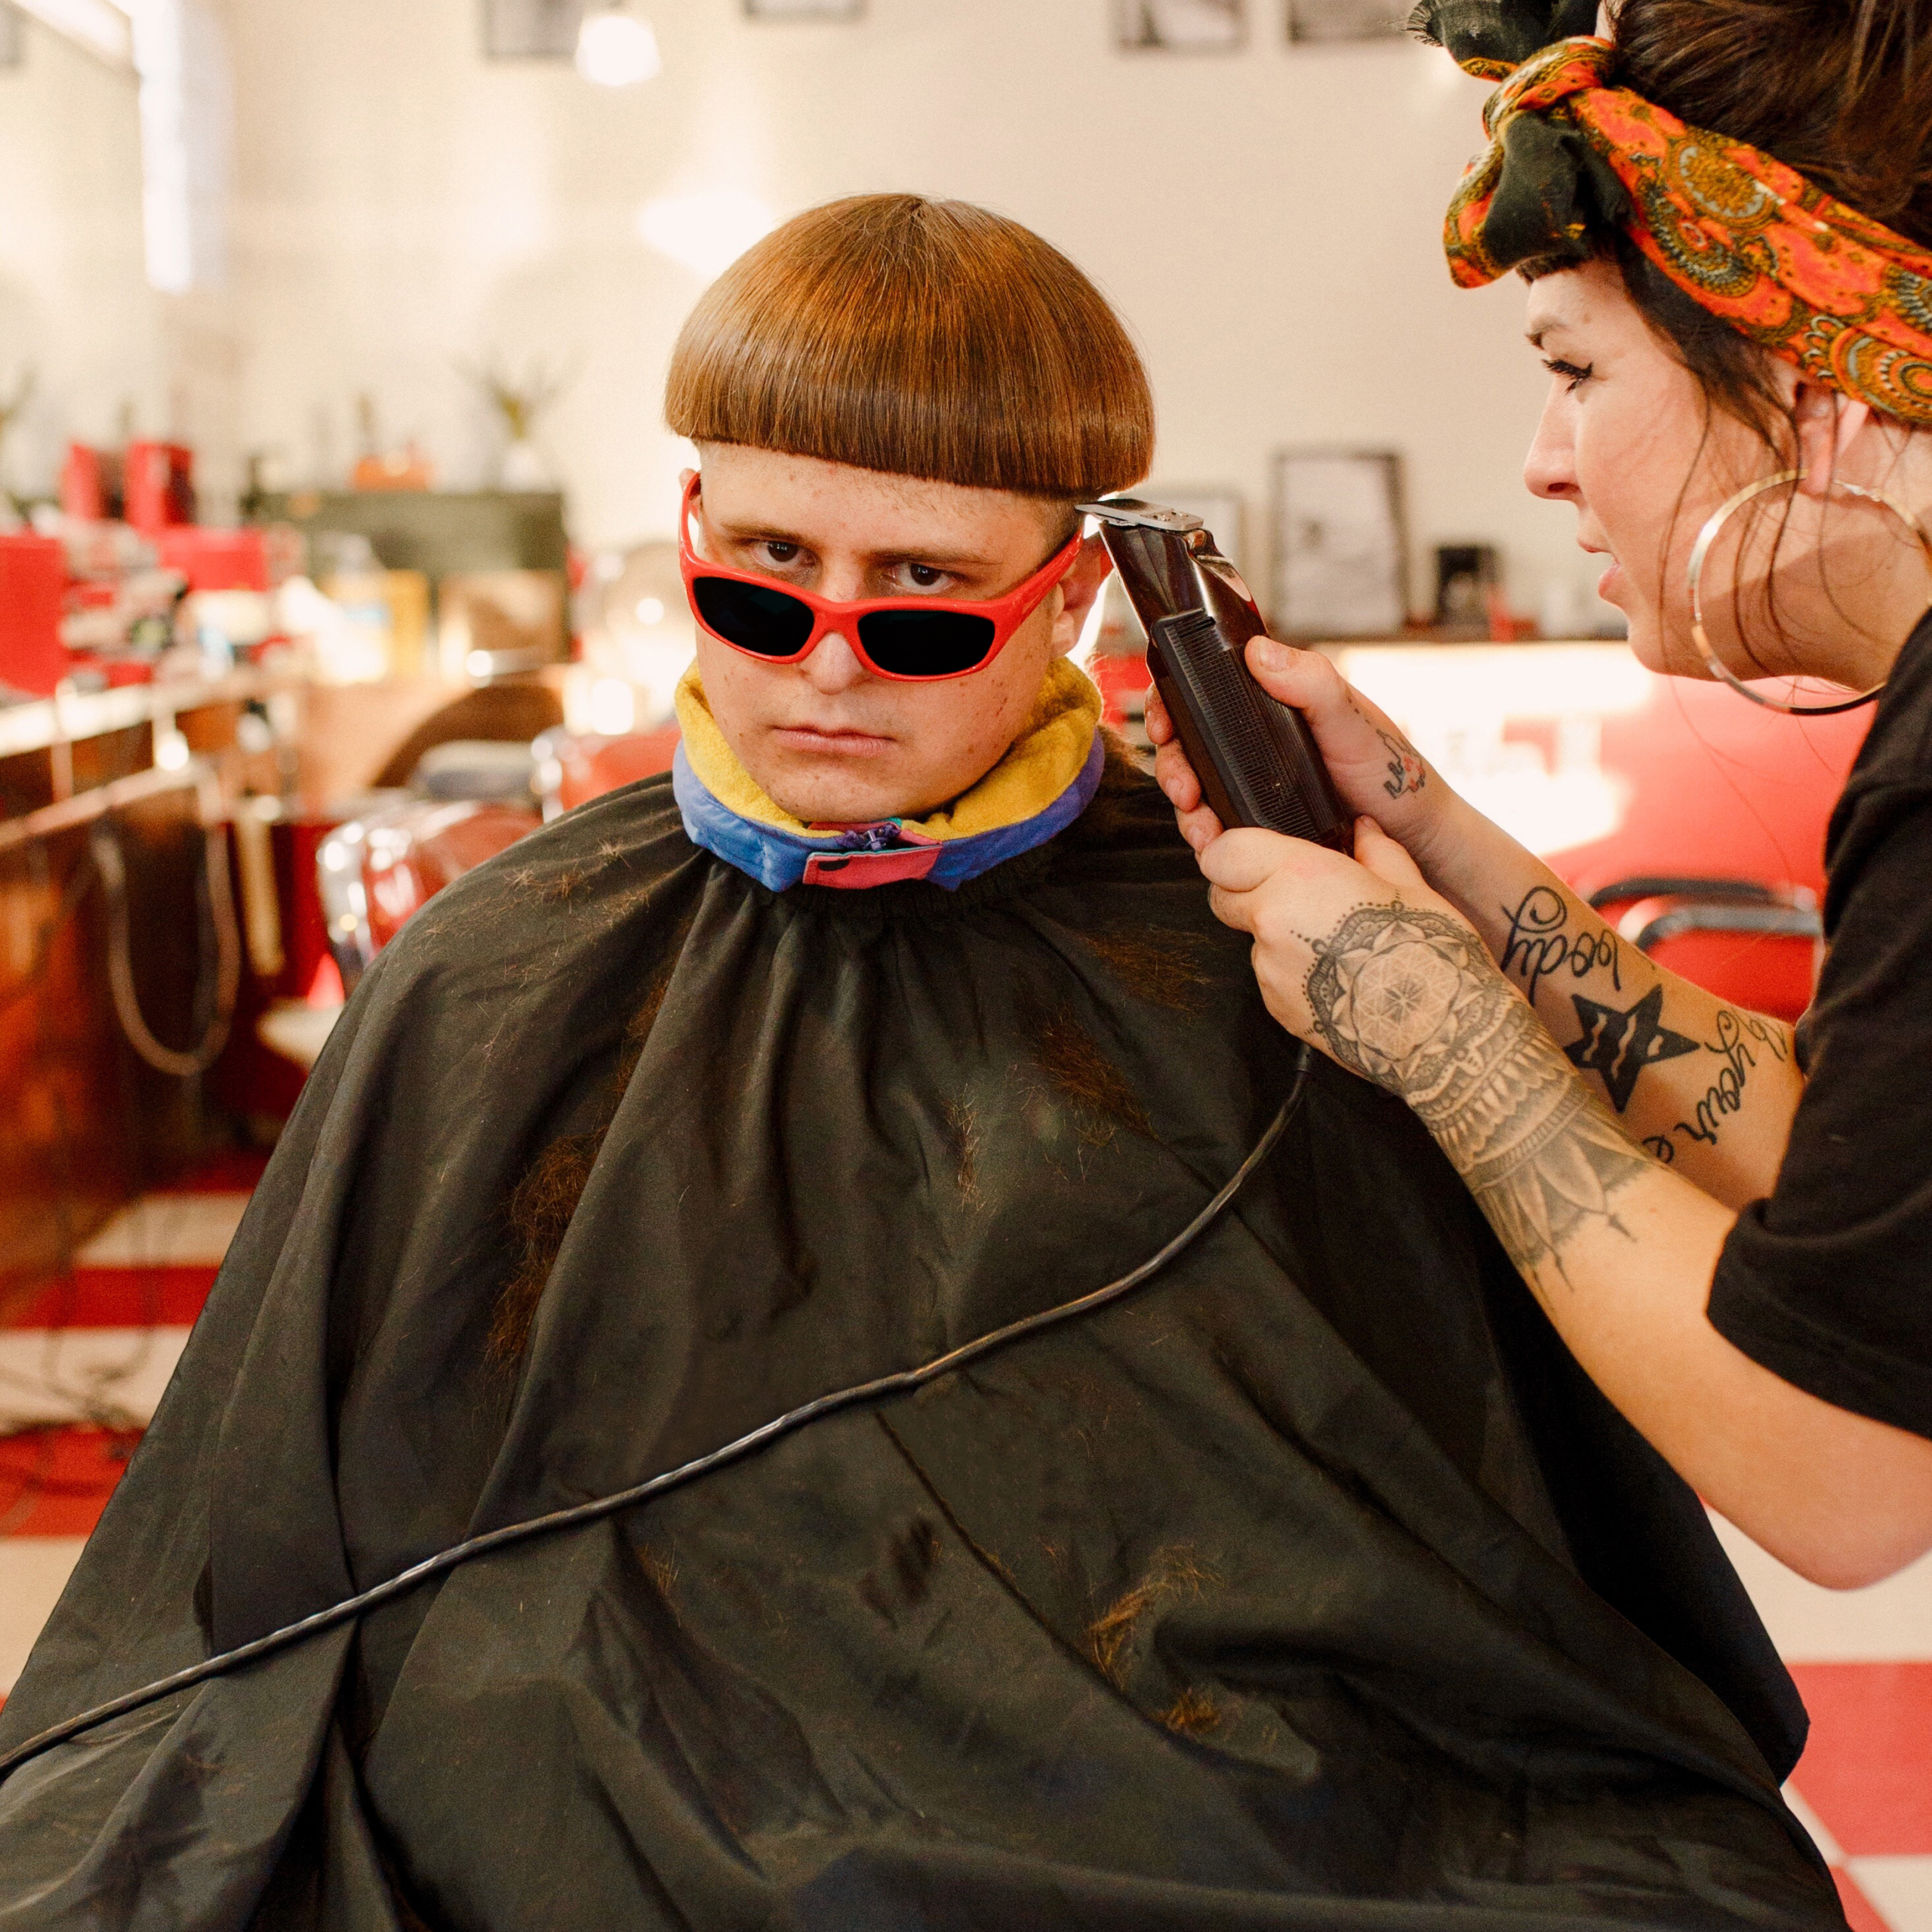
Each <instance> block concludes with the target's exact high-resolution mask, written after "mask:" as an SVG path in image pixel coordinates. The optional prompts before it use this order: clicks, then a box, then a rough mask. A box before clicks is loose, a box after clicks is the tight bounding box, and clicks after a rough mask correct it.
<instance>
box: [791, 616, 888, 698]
mask: <svg viewBox="0 0 1932 1932" xmlns="http://www.w3.org/2000/svg"><path fill="white" fill-rule="evenodd" d="M804 669H805V676H806V678H808V680H809V681H810V683H811V688H812V689H813V690H814V691H822V692H823V693H824V694H825V695H826V697H834V696H835V695H836V694H838V692H840V691H850V690H851V688H852V687H853V686H854V685H856V684H857V683H859V682H860V680H861V679H863V678H867V677H869V676H870V675H872V674H871V673H870V672H869V671H867V670H866V667H865V666H864V665H863V664H862V663H860V661H859V657H858V654H857V652H856V651H854V650H853V648H852V647H851V645H849V644H848V643H847V642H846V641H845V639H844V638H843V637H842V636H841V635H840V634H839V633H838V632H837V631H832V632H829V633H828V634H827V635H826V636H824V637H822V638H820V639H819V641H818V645H817V648H816V649H814V651H813V652H812V654H811V656H810V657H808V658H807V659H806V660H805V666H804Z"/></svg>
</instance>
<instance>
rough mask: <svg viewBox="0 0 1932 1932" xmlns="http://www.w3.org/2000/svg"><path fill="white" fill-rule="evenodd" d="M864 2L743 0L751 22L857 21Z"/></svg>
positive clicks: (863, 10) (853, 0)
mask: <svg viewBox="0 0 1932 1932" xmlns="http://www.w3.org/2000/svg"><path fill="white" fill-rule="evenodd" d="M865 14H866V0H745V16H746V19H748V20H863V19H864V18H865Z"/></svg>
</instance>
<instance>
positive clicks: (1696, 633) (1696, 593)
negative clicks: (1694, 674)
mask: <svg viewBox="0 0 1932 1932" xmlns="http://www.w3.org/2000/svg"><path fill="white" fill-rule="evenodd" d="M1806 473H1807V472H1804V470H1802V469H1780V471H1779V472H1777V475H1775V476H1767V477H1764V478H1762V479H1761V481H1758V482H1755V483H1752V484H1749V485H1747V486H1746V488H1743V489H1742V490H1740V491H1738V493H1737V495H1736V496H1734V497H1732V498H1731V499H1730V501H1729V502H1728V503H1724V504H1722V505H1721V506H1719V507H1718V509H1717V510H1716V511H1715V512H1714V513H1713V515H1712V517H1711V519H1710V521H1709V522H1708V523H1706V525H1704V527H1703V529H1702V530H1700V531H1698V533H1697V542H1696V543H1695V544H1694V545H1693V546H1691V550H1690V641H1691V642H1692V643H1694V645H1696V646H1697V655H1698V656H1699V657H1701V658H1702V659H1703V660H1704V668H1705V669H1706V670H1707V671H1709V672H1710V673H1711V675H1712V676H1713V677H1715V678H1722V679H1723V680H1724V682H1725V683H1726V684H1727V685H1729V686H1730V688H1731V689H1732V690H1733V691H1737V692H1738V693H1740V694H1741V695H1742V696H1743V697H1748V698H1749V700H1751V702H1752V703H1753V704H1761V705H1762V706H1764V709H1766V710H1767V711H1781V712H1783V713H1784V714H1785V715H1786V717H1787V718H1831V717H1834V716H1835V715H1837V714H1838V712H1841V711H1856V710H1857V709H1858V707H1859V706H1860V705H1861V704H1869V703H1871V702H1872V700H1873V699H1874V698H1875V697H1877V696H1878V694H1879V693H1880V692H1881V691H1883V690H1884V688H1885V687H1884V683H1883V682H1882V681H1881V682H1880V683H1878V684H1875V685H1873V686H1872V688H1871V689H1870V690H1869V691H1860V693H1859V694H1857V697H1847V698H1841V699H1840V700H1839V701H1838V703H1836V704H1781V703H1779V702H1778V700H1777V699H1776V698H1774V697H1766V696H1765V695H1764V693H1763V692H1762V691H1753V690H1752V688H1751V687H1750V686H1749V685H1747V684H1746V682H1745V681H1744V680H1743V678H1740V676H1738V675H1737V672H1734V670H1732V669H1731V668H1730V666H1729V665H1727V663H1724V660H1722V659H1721V657H1718V654H1717V653H1716V652H1715V651H1714V650H1712V648H1711V640H1710V638H1709V636H1708V635H1706V632H1705V630H1704V599H1703V577H1704V559H1705V558H1706V557H1707V556H1709V554H1710V549H1711V546H1712V544H1713V543H1715V542H1716V541H1717V536H1718V531H1721V529H1723V528H1724V525H1725V524H1726V523H1727V522H1728V521H1730V517H1731V515H1732V514H1733V513H1734V512H1736V511H1737V510H1740V509H1743V507H1744V506H1745V505H1746V503H1749V502H1750V500H1752V497H1761V496H1762V495H1763V494H1764V492H1765V491H1767V490H1776V489H1777V488H1780V487H1781V486H1782V485H1785V484H1786V483H1802V482H1803V481H1804V478H1805V475H1806ZM1832 488H1833V489H1835V490H1842V491H1844V492H1845V494H1847V496H1852V497H1863V498H1864V499H1865V500H1866V502H1867V503H1876V504H1878V506H1880V507H1881V509H1888V510H1890V512H1891V513H1892V514H1893V515H1894V516H1895V517H1897V518H1898V520H1899V521H1900V522H1901V523H1902V524H1903V525H1905V527H1906V529H1908V530H1909V531H1911V532H1912V536H1913V537H1915V539H1916V540H1917V541H1918V547H1919V549H1920V550H1921V552H1923V553H1924V558H1925V563H1926V568H1927V571H1932V537H1927V535H1926V534H1925V532H1924V530H1922V529H1921V528H1920V527H1919V522H1918V518H1916V517H1915V516H1914V515H1912V512H1911V511H1909V509H1906V506H1904V504H1903V503H1900V501H1899V500H1898V499H1897V497H1890V496H1887V494H1885V492H1884V491H1882V490H1868V489H1867V488H1866V487H1865V486H1864V485H1863V484H1862V483H1847V482H1845V481H1844V480H1843V479H1842V478H1838V477H1834V478H1832Z"/></svg>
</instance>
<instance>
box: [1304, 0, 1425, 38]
mask: <svg viewBox="0 0 1932 1932" xmlns="http://www.w3.org/2000/svg"><path fill="white" fill-rule="evenodd" d="M1408 16H1409V8H1408V6H1407V4H1406V0H1288V38H1289V39H1290V41H1291V42H1294V43H1295V44H1296V45H1316V46H1319V45H1324V44H1332V43H1335V42H1349V41H1363V40H1402V39H1405V38H1407V34H1408Z"/></svg>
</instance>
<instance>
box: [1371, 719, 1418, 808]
mask: <svg viewBox="0 0 1932 1932" xmlns="http://www.w3.org/2000/svg"><path fill="white" fill-rule="evenodd" d="M1375 735H1376V736H1377V737H1378V738H1380V740H1382V743H1383V748H1384V749H1386V751H1387V752H1388V754H1389V776H1388V777H1386V778H1385V779H1384V780H1383V781H1382V789H1383V791H1385V792H1387V793H1388V794H1389V797H1390V798H1401V796H1402V795H1404V793H1405V792H1407V793H1411V794H1413V793H1414V792H1420V790H1421V789H1422V788H1423V786H1425V785H1426V784H1427V783H1429V768H1428V766H1427V765H1426V764H1423V761H1422V754H1421V752H1419V751H1417V749H1416V748H1415V746H1414V745H1412V744H1411V743H1409V741H1408V740H1407V739H1406V738H1398V737H1396V736H1395V733H1394V732H1392V731H1383V730H1382V729H1381V728H1380V726H1377V728H1376V733H1375Z"/></svg>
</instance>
